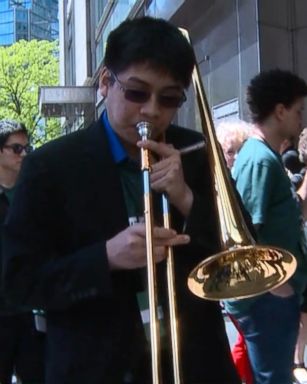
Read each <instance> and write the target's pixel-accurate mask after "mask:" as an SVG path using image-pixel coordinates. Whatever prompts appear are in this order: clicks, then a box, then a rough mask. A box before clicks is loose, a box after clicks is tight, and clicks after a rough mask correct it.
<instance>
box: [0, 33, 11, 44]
mask: <svg viewBox="0 0 307 384" xmlns="http://www.w3.org/2000/svg"><path fill="white" fill-rule="evenodd" d="M13 43H14V34H13V33H12V34H6V35H0V45H11V44H13Z"/></svg>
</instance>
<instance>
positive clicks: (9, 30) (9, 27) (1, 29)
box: [0, 22, 14, 35]
mask: <svg viewBox="0 0 307 384" xmlns="http://www.w3.org/2000/svg"><path fill="white" fill-rule="evenodd" d="M0 34H1V35H8V34H14V24H13V22H10V23H2V24H0Z"/></svg>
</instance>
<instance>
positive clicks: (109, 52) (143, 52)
mask: <svg viewBox="0 0 307 384" xmlns="http://www.w3.org/2000/svg"><path fill="white" fill-rule="evenodd" d="M139 63H148V64H149V65H150V66H151V67H152V68H154V69H156V70H159V71H162V72H166V73H169V74H170V75H171V76H172V78H173V79H174V80H176V81H179V82H181V83H182V84H183V86H184V87H185V88H187V87H188V86H189V84H190V81H191V76H192V71H193V68H194V65H195V63H196V59H195V55H194V51H193V48H192V46H191V45H190V43H189V42H188V40H187V39H186V38H185V37H184V36H183V34H182V33H181V32H180V31H179V29H178V28H177V27H175V26H174V25H172V24H171V23H169V22H168V21H166V20H163V19H155V18H152V17H148V16H145V17H141V18H137V19H132V20H125V21H124V22H122V23H121V24H120V25H119V26H118V27H117V28H116V29H114V30H113V31H112V32H111V33H110V34H109V36H108V40H107V45H106V52H105V57H104V65H105V66H106V67H107V68H109V69H110V70H111V71H112V72H114V73H115V74H117V73H119V72H121V71H124V70H125V69H127V68H128V67H129V66H130V65H132V64H139Z"/></svg>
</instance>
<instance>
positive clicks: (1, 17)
mask: <svg viewBox="0 0 307 384" xmlns="http://www.w3.org/2000/svg"><path fill="white" fill-rule="evenodd" d="M58 37H59V22H58V0H0V45H2V46H8V45H11V44H13V43H15V42H16V41H18V40H32V39H37V40H49V41H50V40H55V39H58Z"/></svg>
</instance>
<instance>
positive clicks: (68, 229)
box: [4, 121, 239, 384]
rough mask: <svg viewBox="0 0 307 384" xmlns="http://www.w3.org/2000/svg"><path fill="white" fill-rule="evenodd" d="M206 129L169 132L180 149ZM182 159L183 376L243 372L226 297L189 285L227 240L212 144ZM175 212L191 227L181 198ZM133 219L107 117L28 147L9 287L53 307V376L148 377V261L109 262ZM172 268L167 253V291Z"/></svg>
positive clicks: (10, 231)
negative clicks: (189, 202)
mask: <svg viewBox="0 0 307 384" xmlns="http://www.w3.org/2000/svg"><path fill="white" fill-rule="evenodd" d="M201 138H202V137H201V135H200V134H198V133H196V132H194V131H191V130H187V129H183V128H179V127H174V126H171V127H170V128H169V129H168V131H167V135H166V140H167V141H168V142H171V143H173V145H174V146H175V147H177V148H180V147H183V146H186V145H189V144H192V143H194V142H197V141H199V140H200V139H201ZM182 160H183V167H184V173H185V177H186V180H187V182H188V184H189V185H190V187H191V188H192V190H193V192H194V196H195V198H194V205H193V208H192V212H191V215H190V217H189V218H188V220H187V223H186V231H187V232H188V233H189V234H191V238H192V242H191V244H190V245H187V246H181V247H177V248H175V250H174V253H175V270H176V285H177V302H178V303H177V305H178V312H179V327H180V342H181V345H182V367H183V372H184V382H185V383H186V384H189V383H207V384H214V383H216V384H222V383H227V384H232V383H239V380H238V378H237V375H236V372H235V370H234V366H233V364H232V360H231V356H230V353H229V346H228V342H227V338H226V333H225V328H224V322H223V319H222V315H221V311H220V308H219V304H218V303H214V302H208V301H204V300H201V299H199V298H197V297H195V296H194V295H193V294H192V293H190V292H189V290H188V288H187V284H186V281H187V277H188V274H189V272H190V271H191V270H192V268H193V267H194V266H195V265H196V264H198V263H199V262H200V261H201V260H203V259H204V258H205V257H207V256H209V255H211V254H212V253H215V252H216V251H218V250H219V241H218V237H217V231H216V219H215V210H214V203H213V199H212V185H211V178H210V172H209V169H208V162H207V158H206V155H205V151H203V150H200V151H196V152H193V153H190V154H187V155H184V156H183V158H182ZM172 221H173V225H174V227H176V228H177V229H178V230H182V228H183V225H184V221H183V218H182V217H181V215H180V214H179V213H178V212H176V210H175V209H173V215H172ZM127 226H128V217H127V212H126V207H125V202H124V197H123V192H122V188H121V183H120V178H119V173H118V169H117V166H116V164H114V162H113V160H112V156H111V153H110V149H109V146H108V141H107V138H106V136H105V132H104V129H103V126H102V123H101V122H100V121H98V122H96V123H94V124H93V125H92V126H90V127H89V128H88V129H84V130H81V131H78V132H76V133H73V134H71V135H69V136H65V137H62V138H60V139H57V140H55V141H53V142H50V143H48V144H46V145H45V146H43V147H42V148H40V149H38V150H36V151H35V152H34V153H32V154H31V155H29V156H27V157H26V159H25V161H24V163H23V167H22V170H21V173H20V178H19V181H18V184H17V188H16V193H15V196H14V202H13V205H12V207H11V210H10V214H9V217H8V220H7V223H6V226H5V230H4V289H5V291H6V292H7V294H8V295H9V297H10V298H11V300H12V301H13V302H14V303H16V304H18V305H23V306H28V307H29V308H43V309H45V310H46V311H47V340H48V342H47V348H48V350H47V355H48V361H47V384H64V383H65V384H66V383H71V384H78V383H80V384H81V383H82V384H85V383H91V384H102V383H107V384H109V383H110V384H117V383H124V381H123V379H122V377H123V372H126V370H127V367H129V368H130V370H131V371H132V372H133V374H134V377H135V381H134V383H142V384H144V383H146V382H147V381H146V380H147V379H146V377H147V374H148V372H147V368H148V365H149V362H148V361H149V360H148V344H147V342H146V340H145V336H144V331H143V326H142V322H141V318H140V313H139V309H138V305H137V300H136V290H137V288H136V285H137V284H136V281H137V279H138V276H137V275H138V271H110V269H109V266H108V262H107V257H106V248H105V244H106V240H108V239H109V238H111V237H113V236H114V235H115V234H117V233H118V232H119V231H122V230H123V229H125V228H126V227H127ZM164 269H165V265H164V263H161V264H159V266H158V274H159V275H160V280H158V281H159V283H158V285H159V287H160V289H161V290H162V291H163V288H164V287H165V285H166V283H165V274H164V272H165V271H164ZM149 375H150V373H149ZM150 381H151V380H150V379H148V382H150ZM168 382H169V381H167V383H168Z"/></svg>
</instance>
